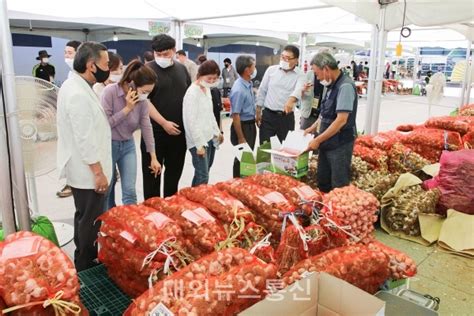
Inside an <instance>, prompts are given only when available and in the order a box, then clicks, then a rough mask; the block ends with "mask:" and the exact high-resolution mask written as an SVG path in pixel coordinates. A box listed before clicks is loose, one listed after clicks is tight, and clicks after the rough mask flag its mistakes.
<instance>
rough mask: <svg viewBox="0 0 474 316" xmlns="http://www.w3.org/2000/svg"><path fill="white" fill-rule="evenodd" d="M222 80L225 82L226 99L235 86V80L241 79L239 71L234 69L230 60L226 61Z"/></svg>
mask: <svg viewBox="0 0 474 316" xmlns="http://www.w3.org/2000/svg"><path fill="white" fill-rule="evenodd" d="M221 73H222V80H223V81H224V84H223V89H224V98H226V97H228V96H229V93H230V89H232V86H233V85H234V82H235V80H237V79H238V78H239V75H238V74H237V71H235V69H234V67H232V61H231V60H230V58H226V59H224V68H222V72H221Z"/></svg>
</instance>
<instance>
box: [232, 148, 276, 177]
mask: <svg viewBox="0 0 474 316" xmlns="http://www.w3.org/2000/svg"><path fill="white" fill-rule="evenodd" d="M270 148H271V145H270V143H264V144H262V145H261V146H260V147H257V148H256V149H255V151H252V149H251V148H250V146H249V145H248V144H240V145H237V146H234V155H235V157H236V158H237V159H238V160H239V161H240V175H241V176H242V177H248V176H251V175H254V174H257V173H263V172H264V171H265V170H272V168H271V154H269V153H267V152H265V151H264V150H265V149H270Z"/></svg>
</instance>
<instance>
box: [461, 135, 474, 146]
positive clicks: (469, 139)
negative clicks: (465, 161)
mask: <svg viewBox="0 0 474 316" xmlns="http://www.w3.org/2000/svg"><path fill="white" fill-rule="evenodd" d="M462 141H463V143H464V148H466V149H474V132H469V133H467V134H466V135H464V136H463V137H462Z"/></svg>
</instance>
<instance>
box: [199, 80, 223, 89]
mask: <svg viewBox="0 0 474 316" xmlns="http://www.w3.org/2000/svg"><path fill="white" fill-rule="evenodd" d="M218 85H219V81H216V82H214V83H209V82H206V81H204V80H201V86H203V87H204V88H209V89H212V88H217V86H218Z"/></svg>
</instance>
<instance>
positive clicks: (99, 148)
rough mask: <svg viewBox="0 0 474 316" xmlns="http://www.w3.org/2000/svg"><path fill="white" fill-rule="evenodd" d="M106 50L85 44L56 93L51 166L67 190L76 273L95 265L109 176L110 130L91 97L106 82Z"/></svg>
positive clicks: (98, 104) (95, 98) (80, 48)
mask: <svg viewBox="0 0 474 316" xmlns="http://www.w3.org/2000/svg"><path fill="white" fill-rule="evenodd" d="M108 62H109V57H108V54H107V48H106V47H105V46H104V45H102V44H100V43H96V42H85V43H83V44H82V45H81V46H79V49H78V50H77V53H76V56H75V57H74V70H75V72H74V73H73V74H72V75H71V78H69V79H67V80H66V81H65V82H64V83H63V85H62V86H61V89H60V90H59V93H58V102H57V103H58V107H57V108H58V112H57V125H58V147H57V156H58V157H57V164H58V171H59V175H60V177H61V178H65V179H66V183H67V184H68V185H69V186H71V188H72V194H73V198H74V204H75V207H76V212H75V214H74V243H75V245H76V250H75V252H74V264H75V266H76V269H77V271H82V270H85V269H88V268H90V267H92V266H94V265H95V263H94V260H95V259H96V258H97V246H96V245H95V241H96V239H97V234H98V232H99V227H100V223H99V222H98V221H96V219H97V217H98V216H99V215H101V214H102V212H103V210H104V202H105V194H106V193H107V189H108V186H109V181H110V179H111V177H112V141H111V130H110V125H109V122H108V119H107V116H106V114H105V112H104V109H103V107H102V106H101V104H100V101H99V99H98V98H97V95H96V94H95V93H94V91H93V90H92V85H93V84H95V83H96V82H104V81H105V80H107V78H108V77H109V66H108Z"/></svg>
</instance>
